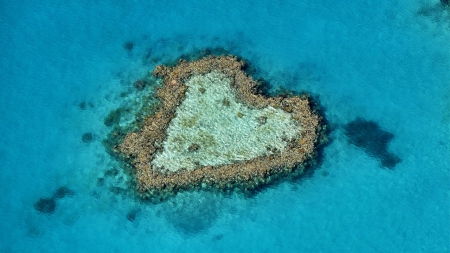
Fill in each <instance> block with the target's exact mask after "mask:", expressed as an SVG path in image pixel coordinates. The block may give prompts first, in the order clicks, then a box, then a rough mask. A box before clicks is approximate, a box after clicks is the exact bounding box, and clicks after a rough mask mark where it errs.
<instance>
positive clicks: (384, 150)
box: [344, 118, 401, 169]
mask: <svg viewBox="0 0 450 253" xmlns="http://www.w3.org/2000/svg"><path fill="white" fill-rule="evenodd" d="M344 130H345V135H346V136H347V140H348V141H349V143H351V144H353V145H355V146H357V147H359V148H362V149H363V150H364V151H365V152H366V153H367V154H369V155H370V156H372V157H374V158H376V159H378V160H379V161H380V162H381V165H382V166H384V167H386V168H389V169H393V168H394V167H395V166H396V165H397V163H399V162H400V161H401V159H400V158H399V157H397V156H396V155H394V154H392V153H390V152H389V151H388V145H389V142H390V141H391V140H392V139H393V138H394V135H393V134H392V133H389V132H386V131H384V130H382V129H381V128H380V127H379V126H378V124H377V123H376V122H374V121H366V120H364V119H362V118H357V119H355V120H354V121H351V122H349V123H348V124H346V125H345V126H344Z"/></svg>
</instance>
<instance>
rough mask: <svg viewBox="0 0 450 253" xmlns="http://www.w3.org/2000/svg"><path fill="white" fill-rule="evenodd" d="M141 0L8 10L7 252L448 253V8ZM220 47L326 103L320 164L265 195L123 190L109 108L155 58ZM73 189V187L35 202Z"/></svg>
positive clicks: (2, 78) (2, 88)
mask: <svg viewBox="0 0 450 253" xmlns="http://www.w3.org/2000/svg"><path fill="white" fill-rule="evenodd" d="M142 2H144V1H116V0H109V1H84V0H83V1H67V2H62V1H53V0H44V1H8V2H6V1H2V2H1V3H0V31H1V33H0V55H1V61H0V68H1V71H0V101H1V103H0V124H1V125H0V131H1V134H0V162H1V163H0V164H1V166H0V190H1V193H2V195H1V197H0V224H1V225H0V228H1V230H0V252H80V251H81V250H84V251H86V252H89V251H92V252H450V137H449V133H450V9H449V8H447V9H445V8H444V7H442V6H441V4H440V2H439V0H430V1H408V0H384V1H375V0H368V1H339V2H337V1H330V0H323V1H313V0H300V1H210V3H208V1H147V3H142ZM166 2H167V3H166ZM127 41H132V42H133V43H134V48H133V50H132V51H130V52H129V51H127V50H125V49H124V47H123V45H124V43H125V42H127ZM213 47H221V48H224V49H226V50H227V51H229V52H230V53H233V54H237V55H240V56H242V57H243V58H245V59H247V60H248V61H249V62H250V63H251V64H252V66H254V67H255V68H256V69H257V73H258V74H259V75H260V76H262V77H264V78H265V79H266V80H268V81H269V82H270V84H271V85H272V86H273V89H276V88H277V87H281V88H288V89H291V90H295V91H303V90H306V91H308V92H311V93H312V94H313V95H314V96H315V97H316V98H319V100H320V102H321V104H322V105H323V107H324V109H325V116H326V118H327V120H328V121H329V123H330V128H331V130H332V131H331V132H330V140H331V142H330V143H329V145H328V146H327V147H326V148H325V149H324V151H323V152H324V153H323V160H322V164H321V165H320V167H319V168H317V169H316V170H315V172H314V174H313V175H312V176H309V177H305V178H303V179H301V180H298V181H295V182H284V183H281V184H277V185H275V186H272V187H269V188H268V189H266V190H264V191H262V192H260V193H259V194H257V195H256V196H254V197H252V198H245V197H243V196H241V195H239V194H236V195H233V196H222V195H220V194H216V193H208V192H199V193H183V194H179V195H178V196H177V197H175V198H173V199H171V200H169V201H167V202H165V203H162V204H158V205H150V204H143V203H139V202H137V201H136V200H134V199H132V198H130V197H127V196H125V195H121V194H116V193H114V192H117V191H114V190H111V189H110V187H111V185H114V186H116V187H118V186H119V187H122V188H126V185H125V184H126V183H125V182H126V180H127V178H126V176H124V175H122V174H121V173H120V172H119V174H117V175H116V174H114V175H110V176H106V175H105V173H106V171H108V170H110V169H111V168H116V167H117V163H116V162H115V161H114V160H113V159H111V158H110V156H109V155H108V154H107V153H106V151H105V149H104V147H103V145H102V143H101V142H102V140H103V139H104V138H105V137H106V135H107V134H108V132H109V131H110V129H109V128H108V127H107V126H105V124H104V122H103V120H104V118H105V117H106V116H107V115H108V113H109V112H110V111H111V110H114V109H116V108H118V107H120V106H123V105H126V104H132V103H134V101H136V100H137V101H140V100H139V99H140V96H142V95H139V94H141V93H139V94H138V93H137V92H136V91H135V90H134V88H133V85H132V82H133V81H134V80H136V79H138V78H141V77H142V76H144V75H145V74H146V73H147V72H148V71H151V70H152V69H153V68H154V67H155V64H160V63H162V62H169V61H173V60H175V59H177V58H178V57H180V56H181V55H183V54H185V55H188V54H190V53H192V52H194V51H196V50H201V49H204V48H213ZM358 117H360V118H363V119H365V120H367V121H373V122H376V124H377V125H378V126H379V127H380V129H382V130H383V131H386V132H389V133H391V134H392V135H393V138H392V140H390V142H389V143H388V152H390V153H392V154H395V155H396V156H398V157H399V158H400V159H401V162H400V163H398V164H397V165H396V166H395V167H394V168H393V169H386V168H383V166H381V163H380V161H379V159H377V157H374V156H373V155H371V154H370V152H367V150H364V149H363V148H360V147H357V146H355V145H352V144H351V143H350V142H349V141H348V138H347V137H346V136H345V131H344V126H346V124H348V123H349V122H351V121H353V120H355V119H356V118H358ZM126 123H127V122H122V124H126ZM84 133H92V136H93V139H92V141H91V142H89V143H85V142H83V141H82V135H83V134H84ZM110 171H111V170H110ZM99 177H100V178H107V180H106V182H105V184H103V185H102V184H101V183H99V181H98V178H99ZM61 186H66V187H68V188H70V189H71V190H73V192H74V194H73V195H72V196H67V197H65V198H61V199H59V200H57V201H56V204H57V205H56V209H55V210H54V211H53V213H51V214H45V213H41V212H38V211H36V209H35V208H34V204H35V203H36V201H38V200H39V198H42V197H44V198H48V197H51V196H52V195H53V193H54V191H55V190H56V189H58V188H59V187H61ZM116 189H117V188H116Z"/></svg>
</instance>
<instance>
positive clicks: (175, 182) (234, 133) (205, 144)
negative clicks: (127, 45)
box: [114, 56, 321, 197]
mask: <svg viewBox="0 0 450 253" xmlns="http://www.w3.org/2000/svg"><path fill="white" fill-rule="evenodd" d="M244 66H245V63H244V62H243V61H241V60H239V59H238V58H236V57H234V56H208V57H205V58H202V59H199V60H195V61H185V60H180V61H179V62H178V64H177V65H176V66H174V67H168V66H164V65H161V66H157V67H156V68H155V70H154V71H153V73H152V74H153V76H155V77H157V78H161V79H162V82H163V83H162V86H161V87H160V88H159V89H158V91H157V97H158V99H159V100H160V101H161V104H160V106H159V107H158V109H157V110H156V111H155V113H153V114H151V115H150V116H148V117H146V118H145V119H144V121H143V124H141V125H140V126H139V128H138V129H136V130H134V131H132V132H129V133H127V134H126V136H125V137H124V138H123V140H122V141H121V143H119V145H117V146H116V147H115V148H114V151H115V152H116V153H118V154H120V155H121V156H122V157H124V158H125V160H126V161H128V162H129V163H130V164H131V165H132V167H133V173H134V175H135V179H136V184H137V190H138V192H139V193H140V195H141V196H142V197H152V196H157V195H160V194H161V193H167V192H171V193H174V192H177V191H179V190H186V189H195V188H206V187H212V188H218V189H222V190H232V189H235V188H240V189H245V190H247V189H255V188H257V187H259V186H262V185H266V184H268V183H270V182H272V181H273V179H275V178H279V176H283V175H287V174H291V173H296V174H301V173H302V172H303V170H304V168H305V165H306V164H307V163H308V161H309V160H310V159H312V158H313V157H314V154H315V149H316V148H317V145H318V139H319V137H320V132H321V126H320V123H321V117H320V116H319V115H318V114H317V113H316V112H315V111H314V110H313V109H312V108H313V106H312V104H311V100H310V98H309V96H307V95H304V96H291V97H286V96H283V97H266V96H263V95H261V94H258V93H257V88H258V85H259V83H258V82H257V81H255V80H254V79H253V78H252V77H250V76H249V75H248V74H247V73H246V72H245V71H244Z"/></svg>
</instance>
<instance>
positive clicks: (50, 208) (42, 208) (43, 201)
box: [34, 198, 56, 214]
mask: <svg viewBox="0 0 450 253" xmlns="http://www.w3.org/2000/svg"><path fill="white" fill-rule="evenodd" d="M34 209H35V210H36V211H38V212H41V213H46V214H52V213H53V212H54V211H55V209H56V201H55V199H54V198H39V200H38V201H36V203H34Z"/></svg>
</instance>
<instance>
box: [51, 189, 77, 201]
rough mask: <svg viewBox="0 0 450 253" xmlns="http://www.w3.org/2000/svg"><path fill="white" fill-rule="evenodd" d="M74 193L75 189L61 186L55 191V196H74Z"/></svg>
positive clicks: (58, 197) (59, 197) (57, 197)
mask: <svg viewBox="0 0 450 253" xmlns="http://www.w3.org/2000/svg"><path fill="white" fill-rule="evenodd" d="M74 194H75V193H74V191H72V190H71V189H69V188H67V187H66V186H61V187H59V188H58V189H57V190H56V191H55V193H53V198H54V199H62V198H65V197H72V196H73V195H74Z"/></svg>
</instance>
